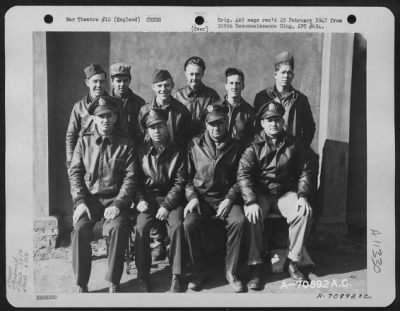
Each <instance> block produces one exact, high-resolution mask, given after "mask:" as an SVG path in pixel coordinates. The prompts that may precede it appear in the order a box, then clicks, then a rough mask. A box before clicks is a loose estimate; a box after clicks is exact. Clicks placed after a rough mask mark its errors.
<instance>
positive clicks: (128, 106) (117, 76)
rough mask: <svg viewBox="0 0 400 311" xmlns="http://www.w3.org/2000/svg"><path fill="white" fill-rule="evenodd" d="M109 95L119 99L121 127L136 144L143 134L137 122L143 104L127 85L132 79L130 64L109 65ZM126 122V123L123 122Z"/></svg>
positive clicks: (140, 98)
mask: <svg viewBox="0 0 400 311" xmlns="http://www.w3.org/2000/svg"><path fill="white" fill-rule="evenodd" d="M110 76H111V84H112V90H111V96H113V97H115V98H118V99H119V100H120V101H121V104H122V105H121V106H122V107H121V110H120V112H121V113H120V120H121V123H123V124H121V127H122V128H124V129H126V131H127V134H128V136H129V137H131V138H132V139H133V140H134V142H135V143H136V144H139V143H141V140H143V135H142V132H141V130H140V127H139V124H138V116H139V111H140V108H141V107H142V106H143V105H144V104H145V101H144V99H143V98H142V97H140V96H139V95H137V94H135V93H134V92H133V91H132V90H131V89H130V88H129V85H130V83H131V81H132V76H131V66H129V65H127V64H123V63H117V64H113V65H111V67H110ZM125 123H126V124H125Z"/></svg>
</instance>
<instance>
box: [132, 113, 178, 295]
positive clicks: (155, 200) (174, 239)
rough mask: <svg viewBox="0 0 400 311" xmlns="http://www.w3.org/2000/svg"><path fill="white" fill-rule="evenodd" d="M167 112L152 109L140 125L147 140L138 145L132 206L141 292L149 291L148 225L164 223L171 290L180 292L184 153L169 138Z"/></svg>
mask: <svg viewBox="0 0 400 311" xmlns="http://www.w3.org/2000/svg"><path fill="white" fill-rule="evenodd" d="M167 120H168V113H167V111H166V110H163V109H157V108H155V109H152V110H150V112H149V113H148V114H147V116H146V118H145V120H144V124H145V126H146V131H147V134H148V136H149V138H150V140H148V141H146V142H144V144H142V145H141V146H139V151H138V162H139V170H138V176H139V177H138V181H139V184H138V192H137V201H138V204H137V206H136V209H137V210H138V212H139V215H138V217H137V225H136V235H135V237H136V240H135V247H136V257H135V259H136V267H137V270H138V279H139V286H140V288H141V290H142V291H145V292H149V291H151V284H150V267H151V255H150V228H151V226H152V225H153V224H154V223H155V222H160V221H161V222H165V224H166V226H167V229H168V235H169V238H170V248H169V260H170V264H171V270H172V280H171V292H181V291H182V280H181V275H182V241H183V225H182V221H183V205H182V203H183V202H182V201H183V199H184V195H185V183H186V167H185V156H186V153H184V152H183V151H181V150H180V149H178V147H177V146H176V145H175V144H174V142H173V141H171V140H170V138H169V134H168V128H167Z"/></svg>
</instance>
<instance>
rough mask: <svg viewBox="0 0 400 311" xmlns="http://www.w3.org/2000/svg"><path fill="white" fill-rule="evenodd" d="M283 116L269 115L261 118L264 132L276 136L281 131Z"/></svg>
mask: <svg viewBox="0 0 400 311" xmlns="http://www.w3.org/2000/svg"><path fill="white" fill-rule="evenodd" d="M283 124H284V121H283V118H282V117H270V118H268V119H262V120H261V126H262V127H263V129H264V131H265V134H267V135H268V136H270V137H276V136H278V135H279V134H280V133H281V132H282V131H283Z"/></svg>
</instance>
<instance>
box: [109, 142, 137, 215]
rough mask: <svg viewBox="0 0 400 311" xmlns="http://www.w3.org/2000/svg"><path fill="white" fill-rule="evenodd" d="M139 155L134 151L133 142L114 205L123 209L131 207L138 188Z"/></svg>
mask: <svg viewBox="0 0 400 311" xmlns="http://www.w3.org/2000/svg"><path fill="white" fill-rule="evenodd" d="M137 162H138V160H137V155H136V154H135V153H134V147H133V144H131V145H130V147H129V150H128V155H127V158H126V161H125V167H124V177H123V181H122V185H121V188H120V190H119V193H118V195H117V197H116V198H115V199H114V204H113V205H114V206H116V207H118V209H120V210H123V209H126V208H129V206H130V203H131V201H132V200H133V198H134V194H135V191H136V188H137V170H138V163H137Z"/></svg>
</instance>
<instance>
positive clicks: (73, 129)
mask: <svg viewBox="0 0 400 311" xmlns="http://www.w3.org/2000/svg"><path fill="white" fill-rule="evenodd" d="M83 71H84V73H85V77H86V79H85V83H86V86H87V87H88V89H89V93H88V94H87V95H85V96H84V97H83V98H82V99H80V100H79V101H78V102H77V103H75V104H74V107H73V109H72V112H71V117H70V119H69V123H68V128H67V134H66V138H65V146H66V148H65V149H66V166H67V168H69V166H70V164H71V159H72V154H73V153H74V149H75V145H76V142H77V141H78V137H79V134H80V133H81V132H82V131H84V130H85V129H86V128H89V127H90V126H91V124H92V116H91V115H90V113H89V112H88V109H89V107H90V106H91V105H92V103H93V102H94V101H95V100H96V99H97V98H98V97H99V96H102V95H107V93H106V89H105V88H106V78H107V74H106V72H105V71H104V69H103V68H102V67H101V66H100V65H99V64H90V65H89V66H87V67H86V68H85V69H84V70H83Z"/></svg>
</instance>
